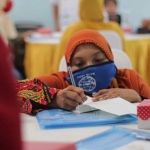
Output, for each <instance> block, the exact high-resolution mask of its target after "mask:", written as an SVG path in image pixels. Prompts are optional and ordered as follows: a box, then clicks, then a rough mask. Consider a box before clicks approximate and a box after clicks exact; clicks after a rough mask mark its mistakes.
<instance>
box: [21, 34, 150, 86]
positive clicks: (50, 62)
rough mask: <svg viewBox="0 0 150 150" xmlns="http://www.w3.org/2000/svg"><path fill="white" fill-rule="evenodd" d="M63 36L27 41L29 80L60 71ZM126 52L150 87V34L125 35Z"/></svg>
mask: <svg viewBox="0 0 150 150" xmlns="http://www.w3.org/2000/svg"><path fill="white" fill-rule="evenodd" d="M61 35H62V34H61V33H54V34H53V35H52V36H50V37H45V38H42V39H41V38H35V39H34V38H30V39H28V40H27V44H26V45H27V46H26V53H25V61H24V62H25V71H26V75H27V77H28V78H33V77H36V76H40V75H46V74H50V73H53V72H56V71H58V67H59V66H58V64H59V62H60V60H61V57H60V56H59V52H57V45H58V44H59V41H60V38H61ZM125 52H126V53H127V55H128V56H129V58H130V60H131V62H132V66H133V69H134V70H136V71H137V72H138V73H139V74H140V75H141V76H142V77H143V79H144V80H145V81H146V82H147V83H148V84H149V86H150V34H147V35H129V34H127V35H125Z"/></svg>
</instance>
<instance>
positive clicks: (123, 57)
mask: <svg viewBox="0 0 150 150" xmlns="http://www.w3.org/2000/svg"><path fill="white" fill-rule="evenodd" d="M112 53H113V55H114V62H115V65H116V67H117V68H118V69H125V68H126V69H132V64H131V61H130V59H129V57H128V55H127V54H126V53H125V52H123V51H122V50H118V49H114V48H112Z"/></svg>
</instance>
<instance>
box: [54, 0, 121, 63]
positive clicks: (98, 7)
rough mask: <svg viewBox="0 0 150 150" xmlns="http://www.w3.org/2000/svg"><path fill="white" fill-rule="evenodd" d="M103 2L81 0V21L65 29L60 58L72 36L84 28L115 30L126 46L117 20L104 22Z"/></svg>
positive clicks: (59, 51) (60, 46)
mask: <svg viewBox="0 0 150 150" xmlns="http://www.w3.org/2000/svg"><path fill="white" fill-rule="evenodd" d="M103 4H104V2H103V0H80V7H79V10H80V21H78V22H76V23H74V24H72V25H70V26H68V28H67V29H66V30H65V31H64V33H63V35H62V37H61V41H60V43H59V45H58V47H57V52H58V54H57V55H58V56H60V58H61V57H62V56H63V55H64V53H65V48H66V45H67V42H68V40H69V39H70V38H71V36H72V35H73V34H75V33H76V32H78V31H80V30H83V29H93V30H113V31H115V32H117V33H118V34H119V35H120V37H121V39H122V41H123V46H124V35H123V32H122V29H121V28H120V27H119V25H118V24H117V23H115V22H104V14H103ZM57 63H58V64H56V66H59V62H58V61H57Z"/></svg>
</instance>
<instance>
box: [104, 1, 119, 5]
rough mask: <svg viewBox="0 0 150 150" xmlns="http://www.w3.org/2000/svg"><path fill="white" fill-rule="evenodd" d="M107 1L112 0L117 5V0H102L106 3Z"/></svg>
mask: <svg viewBox="0 0 150 150" xmlns="http://www.w3.org/2000/svg"><path fill="white" fill-rule="evenodd" d="M108 2H113V3H114V4H115V5H117V4H118V3H117V0H104V4H105V5H106V4H107V3H108Z"/></svg>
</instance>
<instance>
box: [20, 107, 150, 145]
mask: <svg viewBox="0 0 150 150" xmlns="http://www.w3.org/2000/svg"><path fill="white" fill-rule="evenodd" d="M135 105H137V104H135ZM21 127H22V139H23V141H30V142H31V141H32V142H77V141H79V140H82V139H84V138H87V137H89V136H93V135H95V134H98V133H101V132H103V131H106V130H108V129H110V128H111V126H98V127H85V128H67V129H51V130H41V129H40V128H39V126H38V123H37V120H36V118H35V117H34V116H29V115H26V114H21ZM119 127H125V128H130V129H138V128H137V124H128V125H119ZM147 131H148V130H147ZM148 132H150V130H149V131H148ZM149 144H150V143H149ZM149 146H150V145H149Z"/></svg>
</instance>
